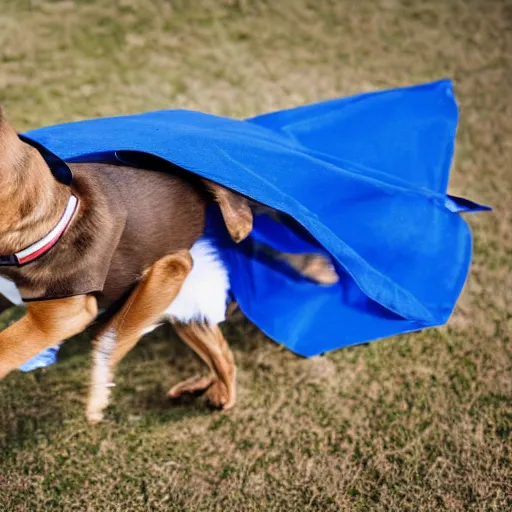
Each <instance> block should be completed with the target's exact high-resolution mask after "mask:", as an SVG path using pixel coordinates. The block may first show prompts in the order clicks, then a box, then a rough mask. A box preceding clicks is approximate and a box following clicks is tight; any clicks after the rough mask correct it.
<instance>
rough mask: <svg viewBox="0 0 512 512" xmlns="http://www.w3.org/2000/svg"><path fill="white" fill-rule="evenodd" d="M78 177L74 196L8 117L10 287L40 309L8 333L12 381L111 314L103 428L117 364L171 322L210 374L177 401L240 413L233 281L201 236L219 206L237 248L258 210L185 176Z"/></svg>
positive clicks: (98, 382) (1, 362) (0, 179)
mask: <svg viewBox="0 0 512 512" xmlns="http://www.w3.org/2000/svg"><path fill="white" fill-rule="evenodd" d="M69 167H70V169H71V171H72V174H73V181H72V183H71V185H69V186H68V185H65V184H63V183H60V182H59V181H57V180H56V179H55V176H54V174H53V173H52V171H51V169H50V167H49V166H48V164H47V162H46V161H45V159H43V156H42V155H41V153H40V152H39V151H38V150H37V149H35V148H34V147H32V146H30V145H28V144H27V143H25V142H23V141H22V140H21V139H20V138H19V137H18V135H17V133H16V132H15V130H14V129H13V128H12V127H11V126H10V125H9V123H8V122H7V121H6V119H5V117H4V116H3V114H2V113H1V111H0V265H1V266H0V276H1V275H3V276H5V277H7V278H8V279H10V280H12V281H13V282H14V283H15V284H16V286H17V287H18V289H19V291H20V292H21V295H22V296H23V299H24V301H26V302H28V308H27V313H26V315H25V316H24V317H23V318H22V319H21V320H20V321H18V322H17V323H15V324H13V325H11V326H10V327H8V328H7V329H5V330H4V331H2V332H1V333H0V379H1V378H3V377H5V376H6V375H7V374H8V373H9V372H11V371H12V370H14V369H16V368H18V367H19V366H20V365H22V364H23V363H24V362H26V361H27V360H28V359H30V358H31V357H33V356H35V355H36V354H38V353H40V352H41V351H43V350H44V349H46V348H48V347H50V346H53V345H55V344H57V343H58V342H61V341H63V340H65V339H67V338H69V337H71V336H73V335H75V334H77V333H79V332H81V331H82V330H84V329H85V328H86V327H87V326H88V325H89V324H90V323H91V322H92V321H93V320H94V319H95V318H96V316H97V313H98V309H99V308H100V309H106V310H107V311H108V312H109V313H110V314H109V316H110V319H109V320H108V321H107V322H106V324H105V325H104V326H102V328H101V330H100V332H99V334H98V335H97V337H96V339H95V341H94V352H93V370H92V383H91V389H90V395H89V401H88V405H87V417H88V419H89V421H91V422H97V421H100V420H101V418H102V417H103V410H104V409H105V407H106V406H107V405H108V397H109V390H110V387H111V386H112V385H113V384H112V380H113V373H114V370H115V367H116V365H117V364H118V363H119V361H120V360H121V359H122V358H123V357H124V356H125V355H126V354H127V353H128V352H129V350H130V349H131V348H132V347H133V346H134V345H135V344H136V343H137V341H138V340H139V339H140V338H141V336H142V335H143V334H145V333H146V332H149V331H150V330H152V329H153V328H154V327H156V326H157V325H158V324H159V323H161V322H162V321H164V320H170V321H171V322H172V323H173V324H174V325H175V328H176V331H177V333H178V334H179V335H180V337H181V338H182V339H183V340H184V341H185V342H186V343H187V344H188V345H189V346H190V347H191V348H192V349H193V350H194V351H195V352H196V353H197V354H198V356H199V357H200V358H201V359H203V361H204V362H205V363H206V364H207V366H208V368H209V374H208V375H207V376H197V377H193V378H191V379H188V380H186V381H184V382H181V383H179V384H177V385H176V386H174V387H173V388H172V389H171V390H170V391H169V396H171V397H177V396H179V395H181V394H182V393H185V392H197V391H206V393H207V397H208V398H209V400H210V401H211V402H212V403H213V404H214V405H216V406H218V407H221V408H224V409H228V408H230V407H232V406H233V405H234V403H235V399H236V388H235V374H236V370H235V364H234V359H233V355H232V353H231V350H230V349H229V347H228V345H227V343H226V341H225V339H224V337H223V336H222V333H221V331H220V329H219V327H218V323H219V322H221V321H222V320H224V316H225V311H226V302H227V297H228V289H229V279H228V276H227V271H226V269H225V268H223V266H222V263H221V262H220V261H218V259H217V258H216V255H215V253H214V250H213V248H212V247H210V246H208V244H207V242H205V241H204V240H201V236H202V234H203V230H204V225H205V210H206V206H207V204H208V203H209V202H212V201H215V202H216V203H217V204H218V205H219V207H220V210H221V212H222V215H223V218H224V221H225V223H226V227H227V229H228V231H229V233H230V235H231V237H232V238H233V240H234V241H236V242H238V241H241V240H243V239H244V238H245V237H247V235H248V234H249V233H250V231H251V229H252V211H251V207H250V206H249V204H248V202H247V201H246V200H245V198H243V197H241V196H239V195H237V194H235V193H233V192H231V191H229V190H227V189H225V188H223V187H221V186H219V185H216V184H214V183H210V182H206V181H205V180H198V179H195V178H193V177H192V176H189V177H186V176H184V175H183V174H180V173H178V174H172V173H169V172H158V171H154V170H141V169H133V168H131V167H125V166H119V165H107V164H96V163H94V164H70V165H69ZM289 262H290V264H291V265H292V266H294V267H295V268H297V269H298V270H299V271H302V272H303V273H305V274H306V275H309V276H310V277H312V278H315V279H317V280H318V281H320V282H333V281H335V280H336V279H337V276H335V275H333V273H332V271H331V269H330V266H329V264H328V263H327V262H326V261H325V260H323V258H322V257H318V256H316V255H299V256H293V257H291V256H290V258H289ZM322 262H323V263H322Z"/></svg>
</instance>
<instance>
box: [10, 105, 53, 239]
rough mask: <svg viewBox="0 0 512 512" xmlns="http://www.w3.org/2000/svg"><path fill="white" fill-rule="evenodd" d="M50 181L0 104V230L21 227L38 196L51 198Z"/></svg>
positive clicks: (43, 164) (46, 169)
mask: <svg viewBox="0 0 512 512" xmlns="http://www.w3.org/2000/svg"><path fill="white" fill-rule="evenodd" d="M53 181H54V180H53V179H52V175H51V171H50V169H49V167H48V165H47V164H46V162H45V160H44V159H43V157H42V156H41V154H40V153H39V151H38V150H37V149H35V148H33V147H32V146H30V145H29V144H27V143H26V142H24V141H22V140H21V139H20V137H19V136H18V133H17V132H16V130H15V129H14V127H13V126H12V125H11V124H10V123H9V121H8V120H7V118H6V116H5V111H4V110H3V109H2V108H1V107H0V234H3V233H7V232H9V231H13V230H19V229H21V228H22V227H23V226H24V222H25V221H26V220H28V218H29V217H30V216H31V214H32V213H33V212H34V211H35V210H37V207H38V204H39V206H42V205H41V204H40V199H41V198H42V197H45V198H49V200H51V198H52V197H53V194H52V192H51V187H52V182H53ZM44 202H45V201H44ZM0 249H1V248H0Z"/></svg>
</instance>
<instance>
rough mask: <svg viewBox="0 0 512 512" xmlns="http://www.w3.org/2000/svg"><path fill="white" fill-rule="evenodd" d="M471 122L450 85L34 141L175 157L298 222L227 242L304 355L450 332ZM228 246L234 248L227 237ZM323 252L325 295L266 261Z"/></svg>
mask: <svg viewBox="0 0 512 512" xmlns="http://www.w3.org/2000/svg"><path fill="white" fill-rule="evenodd" d="M457 119H458V111H457V105H456V102H455V98H454V94H453V90H452V85H451V82H450V81H448V80H442V81H438V82H434V83H430V84H425V85H419V86H414V87H408V88H400V89H392V90H387V91H382V92H375V93H369V94H361V95H358V96H353V97H349V98H342V99H336V100H332V101H326V102H322V103H317V104H313V105H308V106H303V107H299V108H293V109H290V110H283V111H279V112H275V113H271V114H266V115H262V116H258V117H254V118H251V119H246V120H235V119H229V118H225V117H218V116H214V115H208V114H204V113H200V112H191V111H183V110H164V111H158V112H150V113H145V114H139V115H131V116H123V117H114V118H104V119H94V120H87V121H81V122H76V123H68V124H62V125H57V126H52V127H47V128H41V129H38V130H34V131H30V132H28V133H25V134H24V136H25V137H27V138H29V139H31V140H32V141H35V142H37V143H39V144H42V145H43V146H44V147H45V148H47V149H48V150H49V151H51V152H53V153H55V154H56V155H57V156H58V157H60V158H62V159H63V160H66V161H68V162H84V161H111V160H116V159H117V160H118V161H119V160H120V161H123V162H129V163H133V164H136V163H137V161H138V160H139V159H142V158H143V156H144V155H147V154H150V155H154V156H157V157H160V158H163V159H165V160H167V161H169V162H171V163H173V164H176V165H178V166H180V167H182V168H184V169H186V170H188V171H190V172H192V173H195V174H197V175H200V176H202V177H204V178H208V179H210V180H213V181H215V182H217V183H219V184H221V185H224V186H226V187H229V188H231V189H233V190H235V191H237V192H240V193H241V194H244V195H246V196H248V197H250V198H252V199H254V200H255V201H258V202H260V203H263V204H265V205H268V206H270V207H272V208H275V209H277V210H279V211H281V212H284V213H286V214H288V215H289V216H290V217H292V218H293V219H294V221H295V222H296V224H295V225H294V224H293V223H291V224H287V225H282V224H278V223H276V222H275V221H273V220H271V219H270V218H269V217H267V216H257V217H256V218H255V224H254V230H253V233H252V234H251V237H250V239H249V240H247V241H246V242H243V243H242V244H240V245H235V244H234V243H230V242H229V241H227V240H225V243H224V245H223V251H224V257H225V259H226V262H227V263H228V267H229V271H230V277H231V282H232V294H233V296H234V298H235V299H236V301H237V302H238V304H239V305H240V308H241V309H242V311H243V312H244V313H245V315H246V316H247V317H248V318H249V319H250V320H251V321H252V322H254V323H255V324H256V325H257V326H258V327H259V328H260V329H261V330H263V331H264V332H265V333H266V334H267V335H268V336H270V337H271V338H272V339H274V340H275V341H277V342H279V343H282V344H284V345H285V346H286V347H288V348H289V349H291V350H293V351H294V352H296V353H298V354H301V355H303V356H313V355H315V354H320V353H322V352H325V351H328V350H332V349H336V348H340V347H345V346H348V345H354V344H357V343H362V342H368V341H371V340H375V339H377V338H383V337H386V336H390V335H394V334H399V333H404V332H408V331H414V330H418V329H423V328H425V327H431V326H435V325H440V324H443V323H445V322H446V321H447V319H448V317H449V316H450V314H451V312H452V310H453V308H454V305H455V302H456V300H457V297H458V295H459V293H460V291H461V289H462V287H463V285H464V281H465V279H466V276H467V273H468V269H469V265H470V260H471V233H470V230H469V227H468V225H467V224H466V222H465V221H464V220H463V219H462V218H461V217H460V215H459V212H465V211H475V210H482V209H487V207H483V206H479V205H477V204H476V203H473V202H471V201H468V200H465V199H461V198H457V197H453V196H449V195H447V193H446V189H447V184H448V177H449V170H450V164H451V160H452V156H453V149H454V140H455V134H456V128H457ZM221 238H222V237H221ZM254 240H256V241H258V242H262V243H264V244H268V245H271V246H272V247H274V248H276V249H279V250H282V251H286V252H292V253H293V252H310V251H313V252H314V251H321V252H324V253H326V254H328V255H330V256H331V258H332V260H333V262H334V264H335V266H336V269H337V271H338V273H339V275H340V276H341V278H340V281H339V283H337V284H335V285H332V286H323V285H318V284H316V283H313V282H311V281H309V280H307V279H305V278H302V277H301V276H299V275H298V274H296V273H295V272H294V271H292V270H291V269H290V268H288V267H287V266H286V265H285V264H284V263H277V262H275V261H273V260H270V259H268V258H267V257H265V255H264V254H262V253H260V252H258V251H255V250H254V247H255V244H254V243H252V242H253V241H254Z"/></svg>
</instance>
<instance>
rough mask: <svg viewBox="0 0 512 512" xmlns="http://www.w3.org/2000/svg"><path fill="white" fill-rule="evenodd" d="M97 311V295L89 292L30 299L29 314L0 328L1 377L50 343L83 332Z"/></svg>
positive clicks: (49, 345) (52, 343)
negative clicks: (0, 330)
mask: <svg viewBox="0 0 512 512" xmlns="http://www.w3.org/2000/svg"><path fill="white" fill-rule="evenodd" d="M97 312H98V309H97V304H96V299H95V298H94V297H92V296H89V295H79V296H76V297H69V298H67V299H55V300H48V301H41V302H30V303H29V305H28V308H27V313H26V315H25V316H24V317H23V318H21V320H19V321H18V322H16V323H14V324H13V325H11V326H10V327H8V328H7V329H5V330H3V331H2V332H0V379H2V378H3V377H5V376H6V375H7V374H8V373H10V372H11V371H13V370H15V369H16V368H19V367H20V366H21V365H22V364H23V363H25V362H26V361H28V360H29V359H30V358H32V357H34V356H36V355H37V354H39V353H40V352H42V351H43V350H45V349H47V348H48V347H51V346H52V345H55V344H57V343H59V342H61V341H63V340H65V339H67V338H70V337H71V336H74V335H75V334H78V333H80V332H82V331H83V330H84V329H85V328H86V327H87V326H88V325H89V324H90V323H91V322H92V321H93V320H94V318H95V317H96V314H97Z"/></svg>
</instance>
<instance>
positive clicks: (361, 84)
mask: <svg viewBox="0 0 512 512" xmlns="http://www.w3.org/2000/svg"><path fill="white" fill-rule="evenodd" d="M511 34H512V5H511V4H510V2H509V1H507V0H503V1H500V0H481V1H479V0H465V1H464V0H428V1H427V0H426V1H422V2H419V1H418V2H416V1H412V0H379V1H377V0H360V1H358V2H355V1H351V0H332V1H329V0H317V1H310V0H276V1H270V0H268V1H263V0H261V1H256V0H253V1H251V0H199V1H195V2H187V1H185V0H175V1H170V0H167V1H163V0H161V1H144V0H119V1H109V0H101V1H99V0H96V1H95V0H89V1H75V2H73V1H44V0H0V103H1V104H2V105H3V106H4V107H5V108H6V110H7V113H8V115H9V118H10V119H11V121H12V122H13V123H14V124H15V126H16V127H17V129H18V130H20V131H21V130H25V129H29V128H35V127H38V126H43V125H48V124H52V123H57V122H62V121H69V120H77V119H83V118H87V117H92V116H103V115H115V114H123V113H133V112H139V111H145V110H151V109H159V108H190V109H197V110H203V111H206V112H212V113H216V114H222V115H230V116H234V117H243V116H250V115H254V114H257V113H261V112H265V111H269V110H274V109H279V108H286V107H291V106H294V105H300V104H303V103H306V102H311V101H315V100H321V99H326V98H332V97H336V96H343V95H348V94H352V93H357V92H361V91H369V90H374V89H378V88H383V87H393V86H399V85H406V84H412V83H416V82H421V81H427V80H433V79H437V78H441V77H452V78H454V80H455V86H456V93H457V97H458V99H459V104H460V107H461V120H460V128H459V133H458V143H457V151H456V157H455V162H454V166H453V172H452V180H451V184H450V190H451V192H452V193H454V194H458V195H465V196H468V197H471V198H474V199H476V200H478V201H481V202H483V203H489V204H492V205H493V206H494V207H495V210H494V212H492V213H486V214H481V215H478V216H473V217H470V218H468V221H469V222H470V224H471V226H472V229H473V233H474V262H473V267H472V272H471V274H470V278H469V280H468V283H467V285H466V288H465V290H464V293H463V295H462V297H461V299H460V301H459V305H458V307H457V309H456V311H455V313H454V315H453V316H452V318H451V320H450V322H449V324H448V325H447V326H445V327H443V328H440V329H435V330H429V331H425V332H421V333H415V334H411V335H404V336H400V337H396V338H391V339H388V340H386V341H383V342H379V343H374V344H371V345H369V346H360V347H356V348H351V349H347V350H340V351H337V352H334V353H331V354H328V355H326V356H324V357H318V358H313V359H311V360H304V359H300V358H298V357H295V356H294V355H293V354H291V353H289V352H287V351H284V350H282V349H281V348H280V347H278V346H277V345H275V344H274V343H272V342H271V341H269V340H268V339H266V338H265V337H264V336H263V335H262V334H260V333H259V332H258V331H257V330H256V329H255V328H254V327H252V326H251V325H249V324H248V323H247V322H245V321H244V320H241V319H238V320H236V321H235V320H234V321H232V322H230V323H228V325H226V326H225V329H226V331H227V334H228V339H229V340H230V341H232V346H233V349H234V352H235V357H236V359H237V363H238V367H239V400H238V405H237V407H236V408H235V409H234V410H233V411H230V412H229V413H227V414H224V413H219V412H212V411H210V410H209V409H208V408H207V407H206V405H205V404H204V402H203V401H202V400H196V401H193V400H192V401H187V402H181V403H178V404H176V403H168V402H167V401H166V400H165V391H166V390H167V389H168V388H169V387H170V386H171V384H173V383H175V382H177V381H178V380H179V379H181V378H185V377H187V376H190V375H192V374H193V373H194V372H196V371H198V370H199V369H200V368H201V365H200V363H199V362H198V360H197V359H196V358H195V357H194V356H193V355H192V354H191V353H190V352H189V351H188V349H186V348H185V347H184V346H183V344H181V343H180V342H179V341H178V340H176V338H174V336H173V335H172V334H171V332H170V330H169V329H167V328H165V329H161V330H160V331H158V332H157V333H156V334H154V335H153V336H150V337H148V338H146V339H144V340H143V341H142V342H141V343H140V344H139V345H138V346H137V347H136V349H135V350H134V351H133V352H132V353H131V354H130V355H129V356H128V357H127V358H126V360H125V361H124V362H123V363H122V364H121V367H120V371H119V377H118V379H117V387H116V388H115V391H114V400H113V404H112V406H111V408H110V409H109V411H108V414H107V420H106V421H105V423H103V424H101V425H99V426H97V427H90V426H88V424H87V423H86V421H85V419H84V414H83V409H84V398H85V395H86V391H87V381H88V371H89V351H90V347H89V343H88V340H89V337H88V335H87V334H84V335H82V336H80V337H78V338H76V339H73V340H71V341H69V342H68V343H67V344H66V346H65V348H64V349H63V352H64V353H63V356H62V360H61V362H60V363H59V364H58V365H56V366H53V367H51V368H48V369H44V370H39V371H36V372H34V373H31V374H20V373H16V374H12V375H10V376H9V377H8V378H7V379H5V380H4V381H3V382H2V383H0V397H1V398H0V400H1V402H0V449H1V454H0V510H2V511H3V510H5V511H20V512H21V511H30V512H32V511H39V510H41V511H43V510H44V511H45V512H46V511H54V510H66V511H69V510H77V511H130V512H132V511H146V510H148V511H149V510H151V511H153V510H155V511H174V510H176V511H177V510H190V511H196V510H197V511H203V510H204V511H231V510H238V511H256V510H264V511H280V512H281V511H294V512H298V511H301V512H302V511H331V510H332V511H334V510H349V511H367V510H377V511H385V510H386V511H387V510H398V511H406V510H411V511H418V510H454V511H468V510H482V511H484V510H485V511H487V510H496V511H500V512H501V511H505V510H511V509H512V499H511V496H512V454H511V450H512V445H511V439H512V435H511V432H512V374H511V370H512V346H511V333H512V306H511V303H512V206H511V205H512V171H511V168H510V162H511V146H510V140H511V139H510V134H511V133H512V107H511V106H512V78H511V74H510V73H511V69H512V67H511V60H510V48H512V35H511ZM507 48H508V53H507ZM16 314H18V312H16V311H14V312H12V311H10V312H8V313H6V314H4V316H3V317H2V319H0V322H3V323H4V324H5V323H6V322H7V321H8V320H9V317H10V316H12V315H16ZM340 329H343V326H342V325H340Z"/></svg>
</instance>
